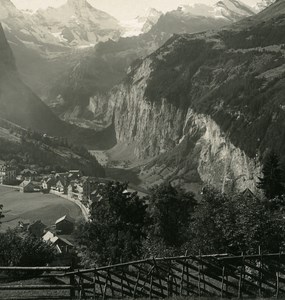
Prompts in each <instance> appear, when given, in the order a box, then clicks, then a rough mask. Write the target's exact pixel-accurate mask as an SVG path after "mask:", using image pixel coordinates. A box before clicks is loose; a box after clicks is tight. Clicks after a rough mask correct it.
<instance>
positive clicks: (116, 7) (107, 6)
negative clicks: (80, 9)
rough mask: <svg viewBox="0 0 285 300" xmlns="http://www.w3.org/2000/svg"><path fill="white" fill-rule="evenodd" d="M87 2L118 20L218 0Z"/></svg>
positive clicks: (40, 4)
mask: <svg viewBox="0 0 285 300" xmlns="http://www.w3.org/2000/svg"><path fill="white" fill-rule="evenodd" d="M78 1H80V0H78ZM12 2H13V3H14V4H15V5H16V6H17V7H18V8H20V9H32V10H37V9H38V8H46V7H48V6H52V7H57V6H60V5H62V4H64V3H65V2H66V0H12ZM88 2H89V3H90V4H92V5H93V6H94V7H96V8H98V9H101V10H103V11H105V12H107V13H109V14H111V15H112V16H114V17H115V18H117V19H118V20H127V19H131V18H135V17H136V16H138V15H141V14H142V13H143V12H144V11H146V10H147V9H148V8H150V7H153V8H156V9H157V10H160V11H163V12H166V11H169V10H172V9H176V8H177V7H178V6H179V5H181V4H193V3H204V4H214V3H216V2H218V0H88ZM257 2H258V0H244V3H246V4H247V5H251V6H254V5H256V3H257Z"/></svg>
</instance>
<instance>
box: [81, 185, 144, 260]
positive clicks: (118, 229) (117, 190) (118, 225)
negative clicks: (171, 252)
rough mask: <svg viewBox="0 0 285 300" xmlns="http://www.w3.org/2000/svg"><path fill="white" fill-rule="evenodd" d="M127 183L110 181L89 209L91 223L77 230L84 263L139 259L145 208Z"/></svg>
mask: <svg viewBox="0 0 285 300" xmlns="http://www.w3.org/2000/svg"><path fill="white" fill-rule="evenodd" d="M127 188H128V184H121V183H118V182H117V183H114V182H110V183H108V184H107V185H106V186H104V187H102V189H101V191H100V195H101V198H100V200H98V201H95V202H94V203H93V204H92V207H91V220H90V222H88V223H87V224H85V225H84V226H83V227H82V229H81V233H80V235H81V241H80V242H81V245H82V246H85V247H86V251H85V253H84V254H83V255H84V256H85V259H87V261H88V264H92V261H93V263H97V264H108V263H118V262H120V261H129V260H133V259H136V258H138V257H140V256H141V250H142V241H143V239H144V236H145V235H144V224H145V217H146V205H145V204H144V202H143V201H142V200H141V199H140V198H139V197H138V195H137V193H130V192H128V191H127Z"/></svg>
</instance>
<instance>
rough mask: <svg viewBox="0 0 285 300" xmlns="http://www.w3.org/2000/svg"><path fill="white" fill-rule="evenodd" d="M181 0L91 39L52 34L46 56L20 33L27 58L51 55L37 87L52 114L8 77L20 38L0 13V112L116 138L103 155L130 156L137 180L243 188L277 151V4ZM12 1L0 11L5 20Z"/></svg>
mask: <svg viewBox="0 0 285 300" xmlns="http://www.w3.org/2000/svg"><path fill="white" fill-rule="evenodd" d="M1 1H4V0H1ZM5 1H8V0H5ZM71 2H72V1H68V3H67V5H71ZM224 4H227V5H228V6H230V7H231V8H232V5H234V6H235V7H236V8H237V10H236V9H234V10H233V9H231V10H230V11H231V16H232V17H229V14H225V13H224V12H223V13H221V11H224ZM218 8H219V9H218ZM189 9H190V8H185V7H180V8H178V9H177V10H175V11H172V12H168V13H166V14H164V15H161V16H160V17H159V19H158V21H157V22H156V23H155V24H154V25H153V26H152V27H151V29H150V30H148V31H147V32H146V33H143V34H140V35H138V36H134V37H127V38H122V37H121V38H118V39H115V40H108V41H106V42H100V43H98V44H97V45H96V46H95V47H91V48H86V49H77V50H76V51H75V50H74V49H73V50H70V49H71V48H72V47H77V46H73V45H72V46H71V44H70V45H68V46H67V47H66V46H64V45H63V44H62V43H61V42H57V43H58V44H57V46H56V47H59V48H56V49H57V50H56V51H53V52H49V53H48V58H47V56H43V55H42V53H40V52H39V51H38V50H37V49H35V48H34V49H32V50H33V52H30V50H31V48H28V47H27V45H26V43H23V40H22V41H21V43H22V44H23V45H24V46H25V48H21V46H22V44H17V46H18V47H19V48H21V51H22V53H25V54H26V55H30V57H31V58H33V59H31V61H33V62H35V64H36V65H38V64H39V62H40V61H41V59H44V60H45V61H48V63H47V65H48V66H49V67H51V66H53V63H54V65H57V64H59V62H60V63H61V64H62V65H61V66H58V67H57V68H55V70H54V71H55V73H56V74H57V75H55V78H54V79H55V81H54V82H53V83H51V82H48V87H47V91H49V92H48V94H47V95H48V97H47V99H45V101H47V103H48V104H49V105H50V107H52V109H53V111H54V112H52V111H51V110H50V108H49V107H48V106H47V105H46V104H44V103H43V102H42V101H41V99H40V98H39V97H38V96H37V95H36V94H35V93H34V92H33V91H32V90H31V89H30V88H29V87H28V86H27V85H26V84H25V83H24V82H23V80H22V78H23V75H22V72H20V74H21V76H20V75H19V73H18V70H17V69H18V67H19V62H18V61H17V55H16V54H15V53H16V51H15V49H17V48H13V45H14V44H15V43H14V42H13V39H12V38H13V36H14V38H15V40H14V41H19V39H17V37H15V36H16V35H15V34H12V33H13V31H12V30H11V28H12V27H11V26H12V25H11V26H9V24H8V21H7V22H6V23H5V22H4V23H3V27H4V30H5V33H6V35H7V37H8V39H9V43H10V45H11V46H12V50H11V48H10V47H9V44H8V42H7V41H6V38H5V35H4V32H3V30H2V28H0V59H1V60H0V118H2V119H6V120H8V121H10V122H13V123H15V124H17V125H20V126H22V127H25V128H28V127H31V128H32V129H33V130H37V131H40V132H43V133H47V134H49V135H57V136H64V137H67V138H68V139H69V140H71V141H72V142H76V143H78V144H82V143H84V144H85V145H88V146H90V148H92V149H94V148H97V149H98V148H100V149H110V148H112V146H114V145H115V144H116V146H115V147H114V148H112V149H111V150H109V151H108V152H107V155H108V156H109V158H110V160H111V161H121V162H122V163H124V164H126V165H129V166H130V167H131V168H132V169H131V171H132V172H136V173H137V175H138V176H139V178H140V180H141V181H142V182H143V185H145V186H150V185H153V184H157V183H160V182H162V181H165V180H166V181H170V182H174V183H180V184H183V185H184V186H187V187H189V188H190V189H192V190H195V189H196V190H197V191H198V190H199V188H200V186H201V185H202V184H205V183H208V184H211V185H214V186H216V187H218V188H220V189H221V190H222V191H233V190H244V189H245V188H250V189H251V190H252V191H254V190H255V189H256V181H257V178H258V176H259V175H260V170H261V161H262V157H263V156H264V155H265V154H266V153H267V151H269V149H270V148H272V147H274V150H275V151H276V152H278V153H280V154H281V158H282V160H284V161H285V156H284V153H285V148H284V147H285V146H284V145H285V129H284V128H285V123H284V122H285V121H284V120H285V103H284V96H283V95H284V92H285V91H284V87H285V81H284V80H285V35H284V34H283V33H284V32H285V2H284V1H283V0H279V1H276V2H275V3H274V4H272V5H271V6H270V7H268V8H266V9H265V10H264V11H262V12H260V13H258V14H256V15H255V13H254V12H253V11H249V10H248V7H247V6H244V5H243V4H242V3H241V2H239V1H237V0H225V1H223V5H222V4H221V1H220V2H219V3H217V5H216V6H215V9H214V11H215V12H217V11H219V12H220V15H219V16H217V15H216V14H215V16H213V15H212V16H209V15H204V16H201V15H197V14H195V13H193V11H192V13H190V12H189ZM196 9H198V8H197V7H196ZM199 9H200V10H201V9H202V10H204V11H205V10H207V9H205V7H204V8H201V7H200V8H199ZM217 9H218V10H217ZM11 10H12V6H11V7H9V9H7V11H6V13H3V11H2V16H4V17H5V18H6V19H9V20H10V17H9V16H11V13H12V12H11ZM242 10H244V16H245V17H246V18H244V19H243V17H242V16H241V14H240V12H241V11H242ZM233 11H234V13H233ZM237 12H239V13H237ZM211 13H212V10H208V14H211ZM4 17H3V18H4ZM17 18H18V17H17ZM19 20H22V19H21V17H19ZM24 20H25V19H24ZM234 21H236V22H234ZM16 23H17V22H16ZM63 23H64V22H63ZM38 29H39V28H38ZM74 32H75V31H74ZM51 35H52V34H51ZM52 36H53V38H56V37H55V36H54V35H52ZM74 36H75V35H74ZM77 37H78V35H76V39H77ZM80 40H81V38H80ZM85 42H86V41H84V43H85ZM49 45H50V44H49ZM54 45H55V44H54ZM14 46H15V45H14ZM65 47H66V49H68V50H66V49H65ZM23 49H25V50H23ZM12 51H13V52H12ZM19 53H20V51H19ZM19 53H18V54H19ZM34 53H36V54H37V55H38V56H33V54H34ZM51 53H53V54H54V56H53V55H51ZM14 56H15V57H16V61H15V59H14ZM52 57H53V58H52ZM37 58H39V61H37ZM40 70H41V71H42V70H43V69H40ZM36 74H37V73H34V75H33V76H36ZM57 115H58V116H60V117H61V119H64V120H66V121H68V122H70V123H74V124H76V125H80V126H81V127H77V126H75V125H71V124H68V123H65V122H64V121H63V120H60V118H59V117H58V116H57ZM82 127H87V128H82ZM92 129H96V130H99V131H98V132H95V131H94V130H92Z"/></svg>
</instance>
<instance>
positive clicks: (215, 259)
mask: <svg viewBox="0 0 285 300" xmlns="http://www.w3.org/2000/svg"><path fill="white" fill-rule="evenodd" d="M0 276H1V277H0V293H1V295H2V294H3V295H4V298H1V297H0V298H1V299H18V300H28V299H51V300H52V299H102V300H105V299H126V298H131V299H135V298H149V299H151V298H167V297H171V296H185V297H186V296H187V297H191V296H199V297H201V296H210V297H214V296H217V297H221V298H232V297H236V298H242V297H252V296H266V297H269V296H275V297H279V296H281V295H285V253H273V254H256V255H240V256H231V255H228V254H222V255H206V256H205V255H204V256H203V255H199V256H189V255H186V256H177V257H166V258H150V259H144V260H139V261H133V262H128V263H121V264H116V265H111V266H104V267H98V268H93V269H78V270H73V269H72V268H71V267H53V268H52V267H37V268H25V267H20V268H19V267H18V268H15V267H0ZM19 277H20V278H22V279H23V278H24V280H22V281H21V282H20V283H19V281H17V278H19ZM32 278H33V279H37V280H43V282H41V283H34V282H33V281H31V279H32ZM11 279H13V280H11ZM29 280H30V281H29ZM47 293H48V294H47ZM13 297H14V298H13Z"/></svg>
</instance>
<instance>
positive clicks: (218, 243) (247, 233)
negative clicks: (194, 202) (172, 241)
mask: <svg viewBox="0 0 285 300" xmlns="http://www.w3.org/2000/svg"><path fill="white" fill-rule="evenodd" d="M193 218H194V221H193V223H192V224H191V242H190V243H189V248H190V249H191V250H192V252H193V253H196V254H197V253H199V252H200V251H201V252H202V253H203V254H213V253H232V254H240V253H241V252H244V253H257V251H258V247H259V246H260V247H261V248H262V251H263V252H276V251H277V252H278V251H279V249H280V247H282V246H283V243H284V225H283V223H282V222H280V219H282V216H281V213H280V214H278V213H276V215H272V212H271V211H270V210H269V209H268V208H267V206H265V205H264V203H263V202H262V201H260V200H259V199H258V198H257V197H255V196H252V197H248V196H245V195H244V194H235V195H226V194H222V193H219V192H218V191H216V190H215V189H213V188H210V189H207V190H205V191H204V194H203V200H202V202H201V203H200V205H199V206H198V207H197V210H196V211H195V213H194V216H193Z"/></svg>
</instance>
